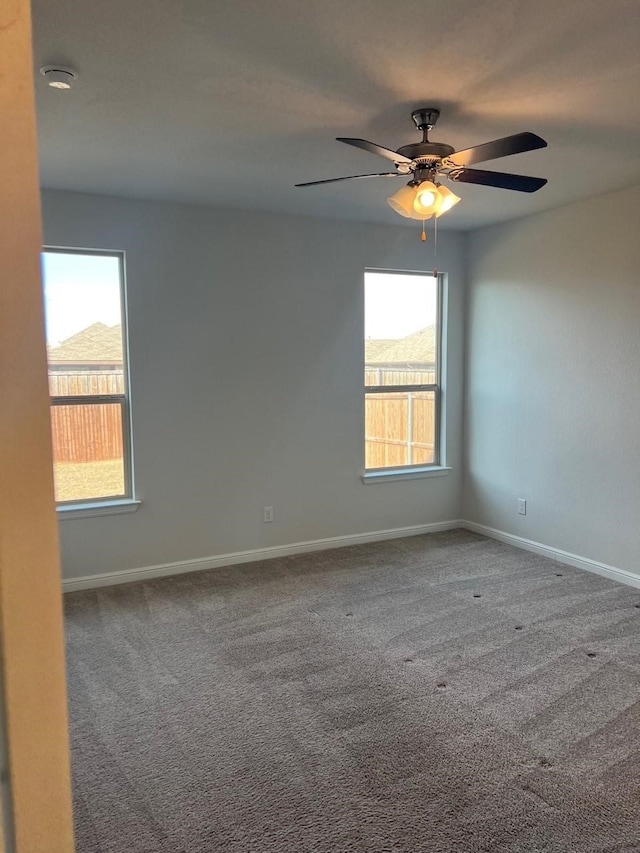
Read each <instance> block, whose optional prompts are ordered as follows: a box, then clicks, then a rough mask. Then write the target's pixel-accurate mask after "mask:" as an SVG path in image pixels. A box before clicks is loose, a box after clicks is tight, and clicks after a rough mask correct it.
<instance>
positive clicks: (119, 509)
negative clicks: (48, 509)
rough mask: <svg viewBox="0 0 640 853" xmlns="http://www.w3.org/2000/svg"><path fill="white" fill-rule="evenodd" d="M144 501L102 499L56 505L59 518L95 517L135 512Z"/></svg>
mask: <svg viewBox="0 0 640 853" xmlns="http://www.w3.org/2000/svg"><path fill="white" fill-rule="evenodd" d="M141 503H142V501H134V500H126V501H102V502H96V503H90V504H64V505H63V506H59V507H56V512H57V515H58V518H59V519H60V520H61V521H62V520H63V519H65V520H66V519H68V518H93V517H94V516H98V515H122V514H123V513H127V512H135V511H136V510H137V509H138V507H139V506H140V504H141Z"/></svg>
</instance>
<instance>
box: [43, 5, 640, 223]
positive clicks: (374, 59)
mask: <svg viewBox="0 0 640 853" xmlns="http://www.w3.org/2000/svg"><path fill="white" fill-rule="evenodd" d="M33 16H34V42H35V43H34V54H35V56H34V63H35V67H36V69H37V68H39V67H40V66H41V65H44V64H47V63H61V64H64V65H70V66H72V67H74V68H76V69H77V71H78V72H79V75H80V76H79V79H78V81H77V83H76V85H75V86H74V88H73V90H72V91H69V92H61V91H55V90H52V89H49V88H48V87H47V86H46V84H45V82H44V80H43V79H42V78H41V77H38V78H37V79H36V91H37V106H38V124H39V136H40V157H41V174H42V183H43V185H44V186H45V187H55V188H63V189H72V190H80V191H86V192H100V193H108V194H112V195H113V194H115V195H125V196H135V197H141V198H150V199H163V200H175V201H187V202H196V203H204V204H212V205H216V206H225V207H234V208H243V209H250V210H260V211H279V212H287V213H293V214H311V215H318V216H326V217H336V218H341V219H354V220H360V221H369V222H386V223H393V224H403V223H407V221H406V220H403V219H401V218H400V217H398V216H397V215H396V214H394V213H393V212H392V211H391V210H390V208H389V207H388V205H387V204H386V202H385V199H386V198H387V196H388V195H390V194H391V192H394V191H395V189H399V187H400V186H401V180H402V179H401V178H398V179H397V180H396V179H395V178H394V179H386V178H380V179H377V180H376V179H372V180H368V181H352V182H346V183H343V184H329V185H327V186H323V187H314V188H305V189H296V188H294V186H293V185H294V183H297V182H301V181H305V180H316V179H322V178H332V177H337V176H340V175H351V174H359V173H364V172H369V171H371V172H376V171H386V170H387V166H388V165H390V164H388V163H387V161H385V160H383V159H381V158H378V157H376V156H374V155H371V154H368V153H365V152H363V151H358V150H356V149H354V148H350V147H349V146H346V145H343V144H341V143H338V142H335V141H334V138H335V137H336V136H355V137H362V138H365V139H369V140H372V141H374V142H377V143H379V144H381V145H384V146H386V147H390V148H394V149H396V148H398V147H399V146H400V145H403V144H406V143H408V142H413V141H418V140H419V138H420V137H419V134H418V133H417V131H416V129H415V127H414V125H413V123H412V121H411V117H410V113H411V111H412V110H413V109H415V108H417V107H422V106H435V107H439V108H440V109H441V111H442V114H441V116H440V121H439V123H438V126H437V128H436V129H435V130H434V131H433V133H432V134H431V138H432V139H433V140H435V141H440V142H447V143H449V144H451V145H453V146H454V147H455V148H456V149H460V148H466V147H468V146H471V145H477V144H479V143H481V142H485V141H487V140H490V139H495V138H498V137H501V136H506V135H508V134H511V133H517V132H519V131H525V130H527V131H532V132H534V133H537V134H539V135H540V136H543V137H544V138H545V139H546V140H547V141H548V143H549V147H548V148H546V149H542V150H539V151H534V152H529V153H527V154H519V155H516V156H513V157H508V158H505V159H502V160H500V161H494V162H492V163H487V164H481V165H479V166H478V168H488V169H491V168H494V169H497V170H502V171H512V172H520V173H523V174H530V175H540V176H542V177H547V178H548V179H549V184H548V185H547V186H546V187H544V188H543V189H542V190H540V191H539V192H538V193H536V194H535V195H527V194H524V193H514V192H509V191H506V190H497V189H493V188H489V187H479V186H471V185H462V184H457V185H456V186H455V187H454V189H455V192H456V193H457V194H458V195H460V196H461V197H462V199H463V201H462V203H461V204H459V205H458V206H457V207H456V208H455V209H454V210H452V211H451V212H450V213H449V214H448V215H447V216H445V217H443V218H442V220H441V225H442V226H443V227H450V228H460V229H467V228H473V227H478V226H481V225H485V224H489V223H492V222H498V221H502V220H506V219H510V218H513V217H517V216H524V215H527V214H529V213H531V212H535V211H539V210H544V209H548V208H552V207H557V206H559V205H562V204H566V203H569V202H572V201H574V200H577V199H580V198H585V197H588V196H593V195H597V194H598V193H601V192H605V191H607V190H609V189H621V188H623V187H625V186H628V185H629V184H637V183H640V99H639V98H638V88H639V84H640V4H639V2H638V0H613V2H609V3H603V2H602V0H535V2H532V0H446V1H445V0H394V2H393V3H389V2H388V0H387V2H382V0H320V2H318V0H109V2H108V3H107V2H105V0H33ZM407 224H408V225H409V226H411V227H414V228H415V227H419V225H418V224H417V223H415V222H414V223H411V222H408V223H407Z"/></svg>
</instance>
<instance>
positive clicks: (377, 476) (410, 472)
mask: <svg viewBox="0 0 640 853" xmlns="http://www.w3.org/2000/svg"><path fill="white" fill-rule="evenodd" d="M451 470H452V469H451V468H450V467H446V466H443V465H430V466H429V467H428V468H404V469H400V468H395V469H393V470H390V471H369V472H366V473H364V474H363V475H362V482H363V483H364V484H365V485H369V484H370V483H391V482H394V483H395V482H397V481H398V480H417V479H420V478H421V477H446V476H447V474H448V473H449V471H451Z"/></svg>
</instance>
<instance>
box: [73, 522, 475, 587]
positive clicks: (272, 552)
mask: <svg viewBox="0 0 640 853" xmlns="http://www.w3.org/2000/svg"><path fill="white" fill-rule="evenodd" d="M463 526H464V522H462V521H457V520H455V521H439V522H435V523H433V524H416V525H413V526H412V527H396V528H393V529H391V530H374V531H371V532H369V533H355V534H352V535H348V536H332V537H331V538H330V539H315V540H312V541H310V542H294V543H293V544H291V545H276V546H275V547H270V548H256V549H255V550H252V551H236V552H235V553H232V554H219V555H217V556H215V557H202V558H200V559H196V560H181V561H180V562H177V563H162V564H161V565H158V566H146V567H145V568H142V569H124V570H122V571H118V572H105V573H104V574H99V575H85V576H84V577H79V578H63V580H62V590H63V592H75V591H77V590H81V589H94V588H96V587H101V586H114V585H115V584H121V583H133V582H134V581H143V580H150V579H151V578H163V577H167V576H169V575H181V574H185V573H186V572H197V571H202V570H204V569H217V568H221V567H223V566H235V565H238V564H240V563H254V562H256V561H258V560H271V559H274V558H276V557H288V556H290V555H293V554H305V553H308V552H309V551H325V550H329V549H331V548H344V547H346V546H349V545H364V544H366V543H367V542H381V541H382V540H384V539H400V538H402V537H405V536H420V535H421V534H422V533H440V532H441V531H444V530H455V529H456V528H458V527H463Z"/></svg>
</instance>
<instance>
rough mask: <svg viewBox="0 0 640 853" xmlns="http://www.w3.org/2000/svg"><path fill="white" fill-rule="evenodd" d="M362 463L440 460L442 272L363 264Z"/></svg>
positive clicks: (394, 465)
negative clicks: (369, 267) (365, 267)
mask: <svg viewBox="0 0 640 853" xmlns="http://www.w3.org/2000/svg"><path fill="white" fill-rule="evenodd" d="M364 293H365V300H364V304H365V311H364V317H365V321H364V325H365V342H364V343H365V365H364V385H365V395H364V396H365V470H366V471H367V472H383V471H389V472H391V471H392V470H393V469H402V470H406V469H410V468H425V467H426V466H438V465H440V448H439V444H440V442H439V438H440V397H441V394H440V339H441V325H442V323H441V316H442V309H441V295H442V281H441V276H434V275H431V274H429V273H409V272H386V271H382V270H367V271H366V272H365V277H364Z"/></svg>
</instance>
